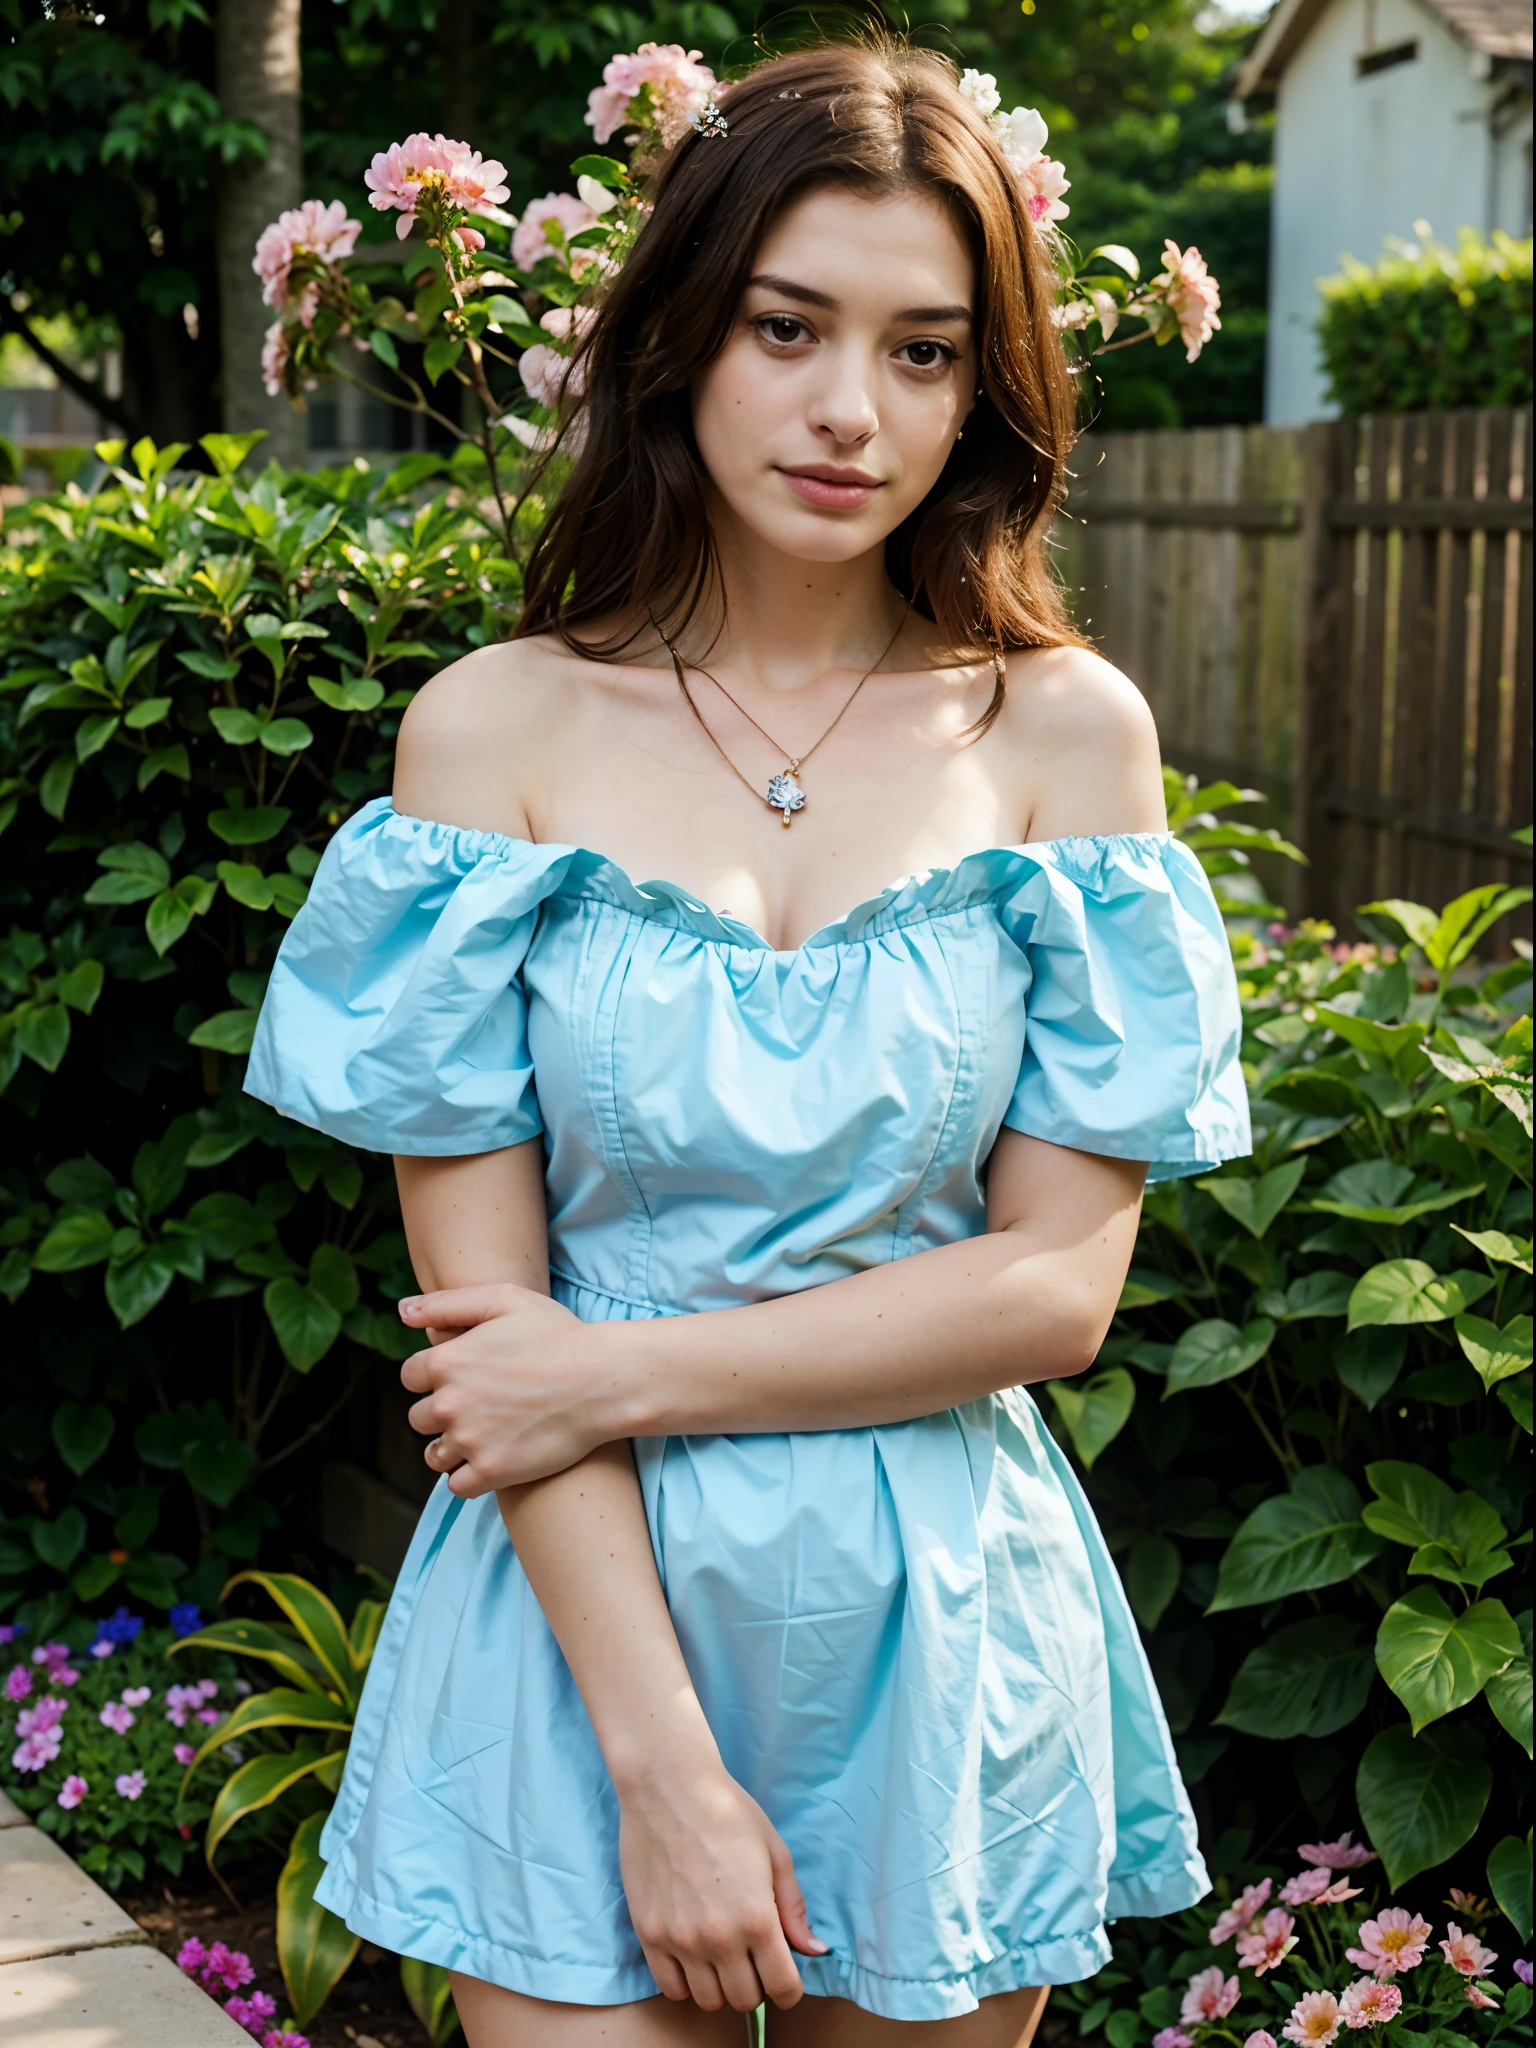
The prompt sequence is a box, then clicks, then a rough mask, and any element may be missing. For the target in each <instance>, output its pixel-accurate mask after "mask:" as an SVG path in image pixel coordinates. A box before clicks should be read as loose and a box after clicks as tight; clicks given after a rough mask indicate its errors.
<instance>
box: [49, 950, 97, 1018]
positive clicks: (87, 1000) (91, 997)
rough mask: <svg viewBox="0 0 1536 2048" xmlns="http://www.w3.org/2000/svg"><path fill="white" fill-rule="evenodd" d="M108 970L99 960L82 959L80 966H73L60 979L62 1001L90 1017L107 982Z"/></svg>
mask: <svg viewBox="0 0 1536 2048" xmlns="http://www.w3.org/2000/svg"><path fill="white" fill-rule="evenodd" d="M106 979H107V970H106V969H105V968H104V967H103V966H102V964H101V962H100V961H99V960H82V961H81V962H80V965H79V966H78V967H72V968H71V969H70V971H69V973H68V974H61V975H60V976H59V979H58V996H59V1000H60V1002H63V1003H68V1005H69V1007H70V1008H71V1009H72V1010H79V1011H80V1012H81V1014H82V1015H84V1016H86V1017H88V1016H89V1015H90V1014H91V1012H92V1010H94V1009H95V1007H96V1002H97V998H98V997H99V996H100V994H101V991H102V988H103V986H104V985H105V983H106Z"/></svg>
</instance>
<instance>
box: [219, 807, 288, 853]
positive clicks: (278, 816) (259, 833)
mask: <svg viewBox="0 0 1536 2048" xmlns="http://www.w3.org/2000/svg"><path fill="white" fill-rule="evenodd" d="M292 816H293V813H292V811H290V810H286V809H285V808H284V807H283V806H282V805H281V804H265V805H262V806H261V807H259V808H258V809H256V810H250V811H210V812H209V813H208V829H209V831H210V832H212V833H213V834H214V836H215V837H216V838H219V839H222V840H223V842H224V844H225V845H226V846H265V845H266V843H267V841H268V840H269V839H275V838H276V837H277V835H278V833H279V832H281V831H282V829H283V827H284V826H285V825H286V824H287V822H288V820H289V819H290V818H291V817H292Z"/></svg>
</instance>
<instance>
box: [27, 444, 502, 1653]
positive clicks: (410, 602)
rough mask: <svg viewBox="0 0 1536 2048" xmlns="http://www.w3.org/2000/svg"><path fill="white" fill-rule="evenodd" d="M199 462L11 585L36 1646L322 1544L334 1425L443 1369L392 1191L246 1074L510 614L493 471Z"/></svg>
mask: <svg viewBox="0 0 1536 2048" xmlns="http://www.w3.org/2000/svg"><path fill="white" fill-rule="evenodd" d="M179 452H180V451H178V450H177V449H175V448H168V449H165V450H163V451H157V450H156V449H155V448H154V447H153V446H151V445H149V444H147V443H146V444H142V445H141V446H139V447H136V448H135V449H134V451H133V457H132V461H131V462H128V463H126V464H117V465H116V466H114V467H113V469H112V470H111V471H110V473H109V474H108V475H107V477H106V478H105V480H104V483H103V487H102V488H101V489H100V490H99V491H98V492H97V493H96V494H95V495H94V496H91V497H87V496H86V495H85V494H83V493H82V492H80V491H79V490H78V489H76V488H74V487H71V488H70V489H69V490H68V491H67V492H66V493H65V494H63V495H62V496H61V497H59V498H56V499H52V500H48V501H37V500H35V501H33V503H32V504H31V505H30V506H29V507H28V508H27V510H26V512H25V513H24V514H23V515H21V517H20V518H19V519H18V518H16V517H14V516H13V519H12V521H11V523H10V524H9V525H8V527H7V529H6V532H7V535H8V537H10V545H9V546H8V547H7V548H6V550H5V551H4V554H3V556H0V590H3V592H4V595H3V597H0V829H3V832H4V850H5V867H4V881H3V883H0V898H3V901H0V912H3V914H4V920H5V923H6V924H8V925H9V932H8V935H7V936H6V937H4V938H3V939H0V1089H3V1095H0V1131H3V1137H0V1154H3V1157H4V1159H5V1162H6V1165H5V1170H4V1173H3V1175H0V1292H3V1293H4V1294H5V1295H6V1296H7V1297H8V1299H9V1301H10V1303H11V1304H13V1306H12V1307H11V1308H10V1309H9V1310H8V1312H7V1325H8V1329H7V1349H8V1358H9V1360H10V1361H11V1362H12V1363H13V1364H14V1365H16V1366H18V1367H20V1370H17V1371H13V1372H12V1373H11V1374H10V1375H8V1378H7V1385H6V1393H5V1405H4V1407H3V1410H0V1477H3V1479H4V1481H5V1482H6V1492H5V1497H4V1510H5V1518H4V1519H3V1521H0V1616H3V1615H6V1614H9V1613H13V1612H15V1613H19V1614H20V1616H21V1617H22V1618H23V1619H25V1620H27V1621H29V1622H30V1623H31V1626H32V1629H33V1639H34V1640H35V1639H36V1636H37V1633H38V1632H39V1631H40V1630H41V1631H44V1632H46V1631H47V1630H49V1629H51V1628H53V1627H55V1626H56V1625H57V1623H58V1621H59V1620H60V1619H61V1618H62V1617H63V1615H64V1614H65V1613H67V1612H68V1611H69V1610H70V1609H71V1607H72V1606H73V1605H74V1604H75V1603H84V1604H86V1605H88V1606H89V1605H92V1604H94V1603H95V1602H97V1601H99V1600H101V1599H102V1598H103V1597H104V1596H106V1595H107V1594H108V1593H109V1592H110V1593H111V1596H112V1597H113V1598H114V1599H116V1598H121V1597H124V1596H125V1595H126V1597H128V1598H129V1599H130V1600H131V1601H132V1602H133V1603H134V1604H135V1605H138V1606H143V1605H145V1604H148V1605H150V1606H160V1607H168V1606H169V1605H170V1604H171V1602H172V1600H173V1599H174V1598H176V1597H178V1596H180V1597H182V1598H192V1599H195V1600H200V1601H202V1602H203V1604H205V1605H211V1604H212V1601H213V1599H214V1598H215V1596H216V1595H217V1592H218V1589H219V1586H220V1584H221V1583H222V1581H223V1578H224V1576H225V1575H226V1573H227V1570H228V1561H229V1560H230V1559H236V1560H245V1559H249V1558H253V1557H255V1556H256V1554H257V1552H258V1550H259V1549H260V1547H261V1545H262V1542H263V1539H264V1535H265V1533H266V1532H268V1531H270V1530H273V1529H275V1528H276V1527H277V1526H278V1524H279V1521H280V1519H281V1518H282V1517H284V1516H289V1517H290V1521H291V1523H292V1524H293V1526H291V1528H290V1542H295V1541H301V1540H302V1529H303V1526H304V1523H305V1519H306V1518H305V1517H304V1516H295V1515H294V1514H293V1512H292V1511H293V1506H294V1503H295V1500H296V1499H299V1500H302V1499H303V1498H304V1496H305V1492H306V1478H307V1477H308V1478H309V1479H312V1476H313V1475H312V1472H311V1471H309V1469H308V1467H307V1462H306V1461H307V1459H309V1458H310V1457H312V1456H313V1455H315V1454H316V1453H318V1451H319V1449H320V1448H321V1446H322V1440H323V1431H324V1429H325V1427H326V1425H327V1420H328V1418H330V1417H332V1416H334V1415H335V1414H336V1413H337V1412H338V1410H339V1408H340V1407H341V1405H342V1404H343V1403H344V1401H345V1399H346V1396H347V1394H348V1391H349V1389H351V1388H352V1387H354V1386H356V1385H360V1384H361V1383H363V1382H364V1381H365V1380H367V1378H368V1377H369V1375H370V1374H373V1375H376V1376H377V1375H382V1376H384V1377H385V1378H391V1377H392V1376H393V1372H394V1364H393V1363H392V1361H397V1360H398V1359H399V1358H401V1357H403V1356H404V1355H405V1353H406V1352H407V1351H408V1350H410V1349H412V1348H414V1347H415V1343H416V1340H415V1339H414V1338H413V1337H412V1336H411V1335H409V1334H408V1333H406V1332H404V1331H403V1330H402V1329H401V1326H400V1324H399V1321H398V1319H397V1317H396V1315H395V1313H394V1300H395V1297H396V1296H397V1295H398V1294H400V1293H402V1292H405V1291H408V1290H409V1288H410V1286H411V1285H412V1282H411V1278H410V1273H409V1268H408V1265H407V1262H406V1257H405V1244H404V1239H403V1237H402V1235H401V1233H400V1230H399V1226H398V1217H397V1212H396V1208H395V1198H394V1184H393V1176H392V1175H391V1174H390V1172H389V1170H388V1165H387V1162H382V1161H379V1160H377V1159H375V1158H373V1157H371V1156H365V1155H358V1154H354V1153H352V1152H350V1151H348V1150H347V1149H346V1148H345V1147H343V1146H340V1145H335V1144H332V1143H331V1142H330V1141H329V1140H328V1139H326V1138H323V1137H320V1136H318V1135H317V1134H316V1133H314V1132H312V1131H307V1130H303V1129H301V1128H300V1127H299V1126H297V1125H294V1124H289V1123H286V1122H284V1121H283V1120H282V1119H280V1118H279V1117H277V1116H276V1115H275V1114H274V1113H273V1112H271V1111H268V1110H266V1109H264V1108H263V1107H261V1106H260V1105H259V1104H257V1103H255V1102H253V1101H251V1100H250V1099H249V1098H247V1097H244V1096H242V1095H241V1093H240V1078H241V1075H242V1073H243V1070H244V1060H243V1055H244V1053H245V1052H246V1051H247V1049H248V1048H249V1045H250V1040H251V1032H252V1029H253V1026H254V1023H255V1017H256V1010H257V1007H258V1006H259V1004H260V1001H261V996H262V990H263V987H264V985H265V981H266V975H267V971H268V969H269V967H270V965H271V962H272V958H273V955H274V952H275V950H276V947H277V944H278V941H279V940H280V938H281V936H282V933H283V931H284V929H285V927H286V924H287V920H288V919H289V918H291V917H292V916H293V914H294V912H295V911H296V910H297V909H298V907H299V905H300V904H301V903H302V902H303V900H304V896H305V893H306V891H307V888H308V878H309V876H310V875H312V874H313V872H314V869H315V867H316V865H317V862H318V859H319V851H320V849H321V847H322V846H323V845H324V843H325V841H326V839H327V838H328V837H329V835H330V833H331V831H332V830H333V829H334V827H335V826H336V825H337V824H338V823H339V822H340V821H341V819H342V818H343V817H344V816H345V815H346V814H347V813H348V812H350V811H351V810H353V809H354V808H355V807H356V806H357V805H358V804H359V803H361V802H363V801H364V800H366V799H367V798H369V797H372V796H375V795H377V794H379V793H380V792H381V791H383V790H385V789H387V787H388V784H389V771H390V763H391V759H392V754H393V745H392V742H393V737H394V733H395V731H396V728H397V726H398V723H399V717H400V712H401V709H402V707H403V706H404V705H405V704H407V703H408V702H409V701H410V695H411V691H412V689H413V687H414V686H415V685H416V684H418V683H419V682H420V681H421V680H422V679H423V678H424V677H425V676H426V675H427V674H429V673H430V672H431V671H432V670H433V669H434V668H437V667H440V666H442V665H443V664H444V663H445V662H447V661H449V660H452V659H453V658H454V657H455V656H456V655H458V654H460V653H462V652H464V651H465V650H466V649H468V648H469V647H472V646H475V645H478V644H481V643H482V642H483V641H484V640H486V639H487V638H492V637H499V636H500V635H501V634H502V633H503V632H504V631H505V626H506V620H507V617H508V611H507V607H508V606H509V605H510V604H511V603H512V602H513V601H514V600H515V597H516V593H517V587H518V581H517V570H516V568H515V567H514V566H512V565H511V564H509V563H508V562H507V561H506V560H505V558H504V557H503V556H502V555H501V554H500V552H499V551H498V548H497V546H496V544H495V541H494V540H493V538H492V534H491V531H490V530H489V529H488V528H487V527H486V525H485V523H484V520H483V519H482V517H481V515H480V512H479V511H478V509H477V504H478V501H479V495H480V494H481V493H482V492H483V490H484V468H483V464H478V458H476V457H475V454H474V451H473V450H470V451H468V453H467V456H466V457H465V458H464V459H462V460H461V461H459V462H457V463H456V464H455V466H454V468H453V469H452V470H450V471H445V468H444V465H443V464H442V463H441V462H439V461H438V460H437V458H435V457H432V456H411V457H407V458H406V459H405V461H404V462H402V463H401V464H400V466H399V467H398V468H397V469H396V470H395V471H394V472H393V473H392V474H391V475H389V476H381V475H375V474H369V473H368V472H367V471H366V470H359V469H356V468H347V469H343V470H338V471H332V472H326V473H322V474H320V475H317V476H300V475H289V476H284V475H282V474H281V473H280V472H278V471H276V470H271V469H269V470H268V471H267V472H266V473H265V474H264V475H262V476H260V477H259V478H257V479H256V480H255V481H254V482H253V483H252V484H251V485H250V487H249V488H247V487H245V486H244V485H242V484H241V483H240V482H239V481H238V480H237V478H236V475H235V472H236V470H237V469H238V467H239V464H240V461H241V459H242V457H243V456H244V454H245V453H246V444H244V443H242V442H241V441H239V440H237V439H233V438H231V437H228V436H219V435H213V436H209V437H208V439H207V441H206V443H205V446H204V453H205V454H206V455H207V456H208V457H209V459H210V460H211V461H212V463H213V464H214V466H215V467H216V468H217V469H218V470H219V471H221V474H220V475H219V476H218V477H217V478H214V477H202V478H197V479H187V478H186V477H184V476H183V475H180V474H176V475H173V474H172V473H171V471H172V465H173V463H174V462H175V460H176V458H177V455H178V453H179ZM477 464H478V466H477ZM434 473H437V482H438V486H439V495H438V496H436V497H434V498H432V499H430V500H428V501H426V502H425V503H418V502H417V498H416V495H415V494H416V492H417V491H418V488H419V486H420V485H421V484H422V482H423V481H424V479H425V478H426V477H427V476H429V475H433V474H434ZM445 484H446V485H447V486H448V488H446V489H444V488H443V486H444V485H445ZM18 529H20V530H19V531H18ZM311 1445H313V1446H314V1450H313V1451H311V1450H310V1448H309V1447H310V1446H311Z"/></svg>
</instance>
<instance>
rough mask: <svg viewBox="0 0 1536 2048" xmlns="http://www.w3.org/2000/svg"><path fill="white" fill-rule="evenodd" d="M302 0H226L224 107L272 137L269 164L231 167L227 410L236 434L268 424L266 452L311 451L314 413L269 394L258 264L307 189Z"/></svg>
mask: <svg viewBox="0 0 1536 2048" xmlns="http://www.w3.org/2000/svg"><path fill="white" fill-rule="evenodd" d="M299 13H300V0H221V4H220V7H219V17H218V72H217V78H218V93H219V99H220V102H221V103H222V105H223V108H224V112H225V113H226V114H228V115H230V116H231V117H234V118H243V119H245V120H248V121H254V122H255V123H256V125H257V127H258V128H260V129H261V131H262V133H263V134H264V135H265V136H266V138H267V142H268V145H269V153H268V156H267V159H266V162H265V163H260V164H245V165H241V166H239V167H236V168H233V169H230V170H227V171H226V172H225V173H224V175H223V177H222V179H221V181H220V185H219V312H220V332H221V342H222V347H221V351H220V356H221V364H222V375H223V407H222V410H223V416H224V426H225V430H226V432H228V433H233V434H240V433H248V432H250V430H251V429H252V428H254V427H264V428H265V429H266V431H267V433H268V435H269V436H270V437H271V438H270V439H269V440H268V441H266V442H265V443H264V444H263V447H262V450H261V453H262V454H265V455H271V456H275V457H276V458H277V460H278V461H279V462H287V463H294V462H298V461H300V460H301V459H302V457H303V454H304V451H305V446H306V436H305V430H304V429H305V422H304V417H303V415H302V414H301V413H297V412H295V411H294V409H293V407H292V406H291V405H290V404H289V403H288V401H287V399H286V398H269V397H268V396H267V394H266V392H265V390H264V389H263V387H262V381H261V343H262V336H263V335H264V334H265V332H266V330H267V327H268V325H269V324H270V322H271V320H272V318H273V314H272V311H271V308H270V307H267V306H265V305H263V304H262V299H261V280H260V279H259V278H258V277H257V275H256V273H255V271H254V270H252V268H251V258H252V256H253V254H254V253H255V249H256V238H257V236H258V235H259V234H260V233H261V231H262V229H263V228H264V227H265V226H266V225H267V223H268V222H269V221H273V220H276V218H277V216H278V215H279V214H280V213H281V212H283V210H284V209H285V208H286V207H290V206H297V205H298V204H299V202H300V200H301V199H302V198H303V180H304V164H303V124H302V118H301V114H300V107H299Z"/></svg>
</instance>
